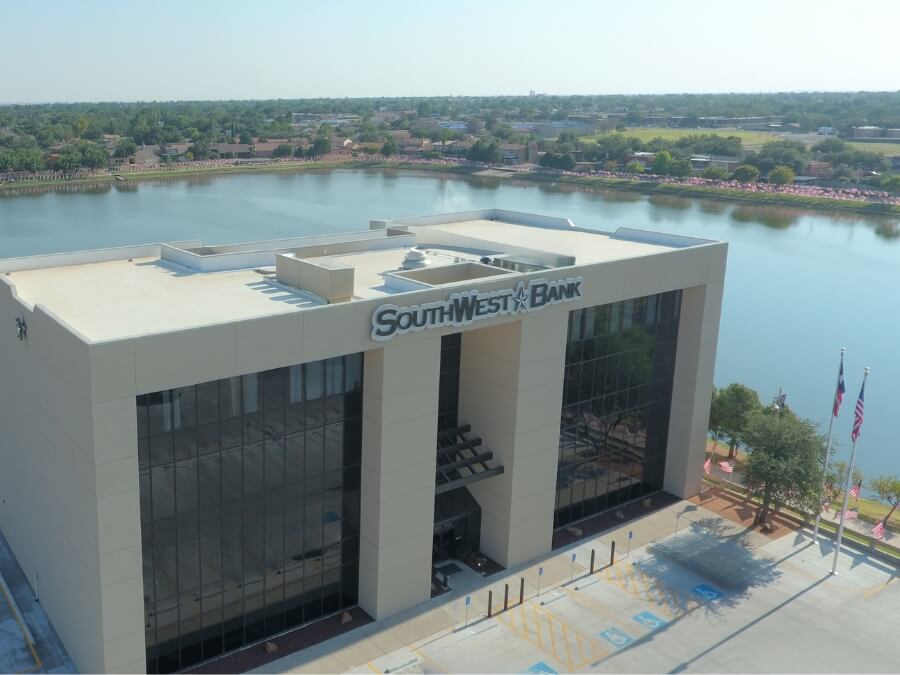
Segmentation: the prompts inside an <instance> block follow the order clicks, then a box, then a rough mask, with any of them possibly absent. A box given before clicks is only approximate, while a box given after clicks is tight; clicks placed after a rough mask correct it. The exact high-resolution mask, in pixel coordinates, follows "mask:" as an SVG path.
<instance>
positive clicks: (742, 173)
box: [731, 164, 759, 183]
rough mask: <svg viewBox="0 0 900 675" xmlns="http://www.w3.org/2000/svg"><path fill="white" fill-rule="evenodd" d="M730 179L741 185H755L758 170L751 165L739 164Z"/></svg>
mask: <svg viewBox="0 0 900 675" xmlns="http://www.w3.org/2000/svg"><path fill="white" fill-rule="evenodd" d="M731 177H732V178H733V179H734V180H736V181H740V182H741V183H755V182H756V181H758V180H759V169H757V168H756V167H755V166H753V165H752V164H741V165H740V166H739V167H738V168H736V169H735V170H734V173H733V174H731Z"/></svg>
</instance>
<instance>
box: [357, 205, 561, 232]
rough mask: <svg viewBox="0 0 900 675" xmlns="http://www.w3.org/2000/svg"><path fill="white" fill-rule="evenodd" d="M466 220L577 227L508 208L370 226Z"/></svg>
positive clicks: (431, 223)
mask: <svg viewBox="0 0 900 675" xmlns="http://www.w3.org/2000/svg"><path fill="white" fill-rule="evenodd" d="M466 220H496V221H500V222H504V223H513V224H516V225H528V226H531V227H542V228H545V229H556V230H566V229H571V228H573V227H575V224H574V223H573V222H572V221H571V220H570V219H569V218H555V217H553V216H542V215H538V214H536V213H524V212H522V211H508V210H506V209H480V210H478V211H461V212H459V213H440V214H437V215H433V216H416V217H413V218H397V219H395V220H371V221H369V227H370V228H372V229H377V228H381V227H385V226H386V225H415V226H428V225H446V224H447V223H458V222H460V221H466Z"/></svg>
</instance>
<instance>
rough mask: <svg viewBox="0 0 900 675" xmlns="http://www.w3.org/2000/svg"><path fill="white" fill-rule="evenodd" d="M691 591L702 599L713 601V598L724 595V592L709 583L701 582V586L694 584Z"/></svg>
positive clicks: (716, 598)
mask: <svg viewBox="0 0 900 675" xmlns="http://www.w3.org/2000/svg"><path fill="white" fill-rule="evenodd" d="M691 593H693V594H694V595H696V596H697V597H698V598H700V599H702V600H706V601H707V602H711V601H713V600H718V599H719V598H721V597H722V592H721V591H717V590H716V589H715V588H713V587H712V586H709V585H707V584H700V585H699V586H694V587H693V588H692V589H691Z"/></svg>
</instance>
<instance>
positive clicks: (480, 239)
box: [0, 210, 710, 341]
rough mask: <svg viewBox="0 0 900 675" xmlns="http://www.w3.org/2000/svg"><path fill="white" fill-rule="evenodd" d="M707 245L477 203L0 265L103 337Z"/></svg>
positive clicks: (30, 298)
mask: <svg viewBox="0 0 900 675" xmlns="http://www.w3.org/2000/svg"><path fill="white" fill-rule="evenodd" d="M708 243H710V242H709V241H707V240H703V239H695V238H691V237H683V236H677V235H666V234H660V233H654V232H648V231H644V230H633V229H629V228H619V229H618V230H616V231H615V232H612V233H606V232H599V231H594V230H586V229H581V228H578V227H575V225H574V224H573V223H572V222H571V221H569V220H567V219H562V218H551V217H546V216H537V215H532V214H525V213H516V212H510V211H499V210H484V211H475V212H467V213H458V214H444V215H437V216H425V217H419V218H401V219H397V220H376V221H371V223H370V229H369V230H366V231H361V232H351V233H344V234H338V235H320V236H312V237H301V238H294V239H282V240H272V241H262V242H251V243H247V244H230V245H223V246H205V245H203V244H202V242H182V243H178V244H154V245H149V246H148V245H145V246H132V247H126V248H120V249H101V250H97V251H82V252H75V253H63V254H54V255H45V256H34V257H28V258H9V259H5V260H0V274H2V276H0V279H2V280H3V281H5V282H6V283H7V284H8V285H9V286H12V287H13V288H14V291H15V294H16V295H17V296H18V298H19V300H20V301H21V302H22V303H23V304H25V305H28V306H29V307H33V306H34V305H38V304H40V305H42V306H43V307H45V308H46V309H47V310H49V311H50V312H52V313H53V314H54V315H55V316H57V317H58V318H59V319H60V320H61V321H63V322H65V323H66V324H68V325H69V326H70V327H71V328H72V329H73V330H75V331H77V332H78V333H80V334H81V335H82V336H84V337H85V338H86V339H87V340H90V341H107V340H116V339H124V338H128V337H134V336H139V335H144V334H152V333H160V332H168V331H177V330H186V329H191V328H197V327H200V326H206V325H213V324H219V323H227V322H232V321H239V320H244V319H249V318H258V317H263V316H273V315H278V314H287V313H291V312H297V311H303V310H306V309H310V308H314V307H322V306H325V305H327V304H329V302H353V301H359V300H369V299H377V298H379V297H388V296H393V295H396V294H399V293H404V292H411V291H422V290H427V289H431V288H434V287H444V286H448V287H453V286H456V285H468V286H471V284H472V283H473V281H474V280H476V279H480V278H485V277H497V276H500V275H509V276H510V277H515V276H518V275H520V274H524V273H528V272H534V271H536V270H542V269H557V268H564V267H569V266H572V265H590V264H597V263H605V262H610V261H615V260H623V259H628V258H635V257H642V256H647V255H655V254H659V253H664V252H667V251H671V250H674V249H678V248H687V247H692V246H700V245H703V244H708ZM413 248H416V249H417V252H416V254H415V255H417V256H421V257H423V258H424V260H422V261H420V264H419V265H418V267H419V268H420V269H418V270H415V269H413V270H410V269H409V267H408V268H406V269H404V259H405V258H406V257H407V255H408V254H409V252H410V250H411V249H413ZM421 263H425V264H424V265H422V264H421ZM416 266H417V265H416V264H415V263H414V264H412V265H410V267H413V268H415V267H416ZM423 267H424V269H421V268H423ZM289 268H290V269H289ZM292 270H293V271H292ZM338 287H339V289H340V290H335V289H336V288H338Z"/></svg>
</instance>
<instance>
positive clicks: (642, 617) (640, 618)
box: [631, 612, 666, 630]
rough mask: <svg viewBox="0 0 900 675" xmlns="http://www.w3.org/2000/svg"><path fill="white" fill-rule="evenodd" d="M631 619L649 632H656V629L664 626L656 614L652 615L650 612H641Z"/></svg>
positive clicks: (664, 622) (664, 623)
mask: <svg viewBox="0 0 900 675" xmlns="http://www.w3.org/2000/svg"><path fill="white" fill-rule="evenodd" d="M631 618H632V619H634V620H635V621H637V622H638V623H639V624H641V625H642V626H646V627H647V628H649V629H650V630H656V629H657V628H662V627H663V626H665V625H666V621H665V620H664V619H660V618H659V617H658V616H656V614H652V613H651V612H641V613H640V614H635V615H634V616H633V617H631Z"/></svg>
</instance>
